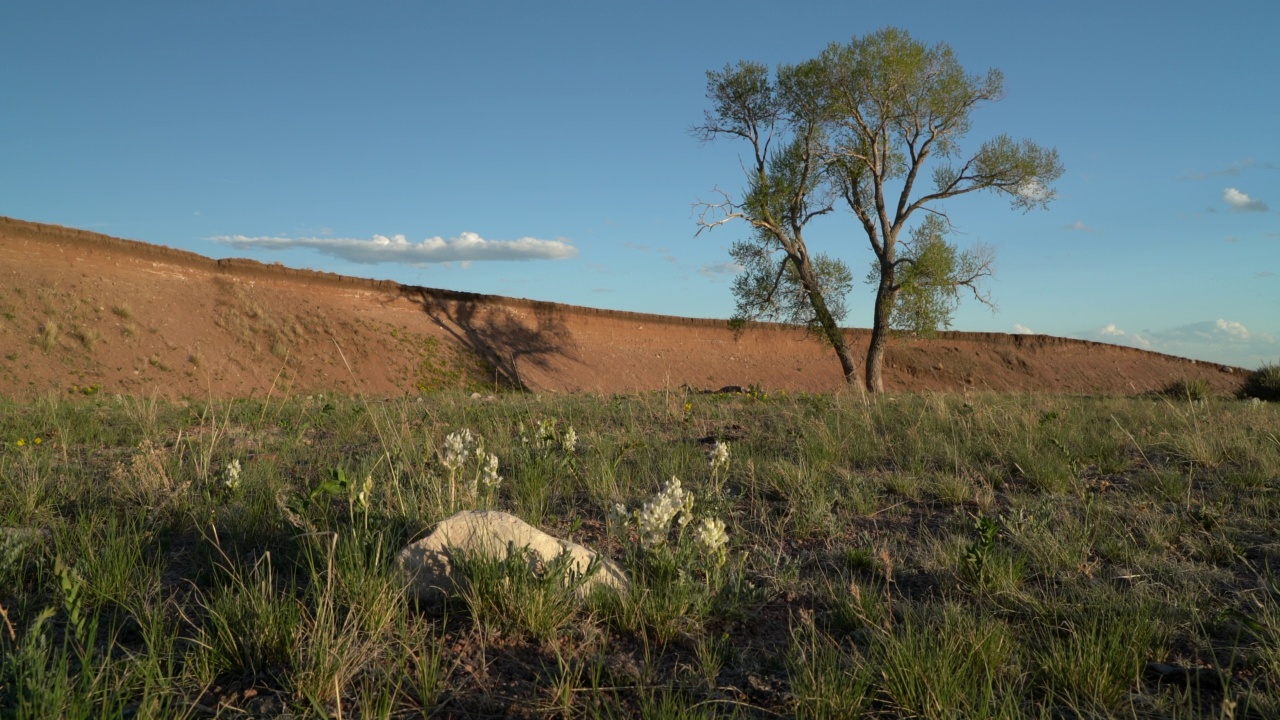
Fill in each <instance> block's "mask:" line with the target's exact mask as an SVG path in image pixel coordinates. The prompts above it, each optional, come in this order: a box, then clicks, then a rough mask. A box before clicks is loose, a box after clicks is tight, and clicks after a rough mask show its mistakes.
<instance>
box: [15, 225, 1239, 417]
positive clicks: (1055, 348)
mask: <svg viewBox="0 0 1280 720" xmlns="http://www.w3.org/2000/svg"><path fill="white" fill-rule="evenodd" d="M0 257H3V258H5V262H4V264H3V265H0V276H3V279H4V282H3V283H2V284H0V394H5V395H8V396H11V397H30V396H33V395H38V394H42V393H45V392H48V391H50V390H54V391H57V392H64V393H83V394H92V393H97V392H107V393H129V394H159V395H163V396H167V397H183V396H189V397H218V398H221V397H244V396H254V395H256V396H263V395H266V394H273V395H279V394H286V393H290V394H297V393H301V394H311V393H317V392H341V393H367V394H371V395H379V396H387V395H400V394H405V393H417V392H423V391H429V390H434V389H439V388H444V387H472V388H474V389H477V390H481V389H487V390H492V389H494V388H502V387H513V386H522V387H527V388H529V389H532V390H536V391H542V392H579V391H588V392H603V393H613V392H632V391H643V390H654V389H663V388H670V389H677V388H680V387H682V386H689V387H693V388H697V389H707V388H710V389H714V388H719V387H723V386H726V385H737V386H741V387H750V386H752V385H756V386H760V387H762V388H765V389H767V390H772V391H776V390H784V389H785V390H788V391H791V392H796V391H808V392H828V391H835V390H839V389H841V388H843V387H844V383H843V381H842V378H841V376H840V367H839V364H838V363H837V362H836V361H835V358H834V356H833V354H832V353H831V352H830V350H826V349H824V348H823V347H822V346H821V345H819V344H818V343H816V342H814V341H812V340H809V339H807V338H806V337H805V336H804V335H803V334H801V333H800V332H798V331H797V330H795V329H793V328H788V327H784V326H777V325H763V326H759V327H756V328H753V329H751V330H748V331H747V332H746V333H745V334H744V335H742V336H741V337H740V338H735V337H734V335H733V333H732V332H731V331H730V330H729V329H728V327H727V325H726V323H725V322H724V321H721V320H698V319H690V318H679V317H670V316H663V315H647V314H642V313H629V312H620V311H611V310H597V309H592V308H584V307H575V306H570V305H559V304H555V303H544V302H537V301H531V300H521V299H515V298H505V297H498V296H491V295H477V294H473V293H463V292H456V291H450V290H442V289H435V288H424V287H416V286H408V285H400V284H398V283H394V282H389V281H376V280H365V279H361V278H352V277H346V276H341V275H335V274H332V273H321V272H314V271H308V270H294V269H291V268H286V267H283V266H280V265H266V264H263V263H258V262H255V261H252V260H242V259H230V260H212V259H210V258H206V257H203V256H200V255H196V254H194V253H189V252H185V251H181V250H174V249H172V248H167V247H162V246H157V245H150V244H146V243H140V242H135V241H130V240H120V239H117V238H111V237H108V236H106V235H100V234H97V233H91V232H86V231H82V230H74V229H69V228H63V227H58V226H53V225H42V224H38V223H30V222H24V221H21V220H14V219H10V218H2V217H0ZM847 333H848V338H849V342H850V343H851V345H852V346H853V349H854V352H855V355H859V354H865V348H866V343H867V341H868V338H869V333H868V332H867V331H866V330H859V329H851V330H848V331H847ZM885 370H886V372H885V385H886V387H887V388H888V389H890V390H898V391H921V390H942V391H961V390H966V389H973V390H994V391H1001V392H1057V393H1087V394H1134V393H1142V392H1149V391H1152V390H1158V389H1161V388H1163V387H1165V386H1167V385H1169V384H1170V383H1171V382H1173V381H1175V380H1179V379H1193V378H1202V379H1204V380H1205V381H1207V382H1208V383H1209V384H1210V386H1211V387H1212V388H1213V389H1214V390H1215V391H1217V392H1220V393H1230V392H1234V391H1235V390H1236V389H1237V388H1238V387H1239V386H1240V384H1241V382H1242V381H1243V379H1244V371H1242V370H1241V369H1239V368H1228V367H1221V366H1218V365H1216V364H1210V363H1203V362H1196V361H1193V360H1187V359H1184V358H1177V357H1172V356H1169V355H1162V354H1159V353H1152V352H1145V351H1142V350H1136V349H1133V348H1125V347H1118V346H1114V345H1106V344H1102V343H1093V342H1086V341H1081V340H1070V339H1065V338H1057V337H1049V336H1044V335H1005V334H999V333H943V334H942V335H941V336H939V337H938V338H935V339H931V340H915V339H899V340H896V341H894V344H893V345H892V346H891V348H890V350H889V353H888V356H887V360H886V368H885Z"/></svg>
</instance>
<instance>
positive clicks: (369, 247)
mask: <svg viewBox="0 0 1280 720" xmlns="http://www.w3.org/2000/svg"><path fill="white" fill-rule="evenodd" d="M210 240H213V241H214V242H220V243H223V244H226V245H234V246H237V247H253V248H262V249H265V250H289V249H293V248H306V249H309V250H315V251H316V252H319V253H321V254H324V255H328V256H330V257H335V258H339V259H341V260H347V261H350V262H354V263H363V264H367V265H374V264H377V263H386V262H393V263H407V264H410V265H428V264H432V263H447V262H461V263H468V262H478V261H485V260H561V259H564V258H571V257H574V256H575V255H577V254H578V249H577V248H575V247H574V246H572V245H570V244H569V243H568V242H565V241H564V240H539V239H538V238H531V237H524V238H520V239H519V240H485V239H484V238H482V237H480V236H479V235H477V234H475V233H473V232H464V233H462V234H461V235H459V236H458V237H455V238H450V239H448V240H445V239H444V238H442V237H432V238H427V239H425V240H423V241H422V242H416V243H415V242H409V241H408V240H406V239H405V236H404V235H391V236H389V237H388V236H386V235H374V236H373V238H372V239H370V240H361V239H359V238H327V237H305V238H287V237H245V236H244V235H219V236H217V237H213V238H210Z"/></svg>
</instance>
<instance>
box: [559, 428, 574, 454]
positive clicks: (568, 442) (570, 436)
mask: <svg viewBox="0 0 1280 720" xmlns="http://www.w3.org/2000/svg"><path fill="white" fill-rule="evenodd" d="M560 446H561V447H562V448H564V451H565V452H567V453H571V452H573V451H574V450H576V449H577V447H578V433H577V431H576V430H574V429H573V426H572V425H570V426H569V429H568V430H565V431H564V440H563V441H561V443H560Z"/></svg>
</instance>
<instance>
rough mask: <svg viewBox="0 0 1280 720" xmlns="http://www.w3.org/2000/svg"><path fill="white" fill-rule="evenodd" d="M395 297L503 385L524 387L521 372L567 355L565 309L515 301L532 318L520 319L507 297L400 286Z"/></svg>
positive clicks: (524, 383)
mask: <svg viewBox="0 0 1280 720" xmlns="http://www.w3.org/2000/svg"><path fill="white" fill-rule="evenodd" d="M400 296H401V297H403V298H404V299H406V300H409V301H410V302H412V303H414V304H416V305H418V306H419V307H421V308H422V311H423V312H424V313H426V315H427V317H429V318H431V319H432V320H433V321H434V322H435V323H436V324H437V325H438V326H440V327H441V328H443V329H444V331H445V332H447V333H448V334H449V335H450V336H451V337H452V338H453V339H454V340H455V341H457V342H458V344H460V345H461V346H462V347H464V348H466V349H467V350H468V351H470V352H471V353H473V354H474V355H475V356H476V357H477V358H479V359H480V360H482V361H483V362H484V363H485V364H487V365H488V366H490V367H492V368H493V373H494V376H495V379H496V381H497V383H498V384H500V385H502V386H504V387H507V388H512V389H519V390H525V389H528V386H527V384H526V382H525V378H524V377H523V376H522V375H521V372H522V370H524V371H527V370H528V369H529V368H530V367H534V368H538V369H542V370H546V369H547V368H548V367H549V366H550V363H551V359H552V358H553V357H556V356H561V357H566V358H568V357H569V356H568V354H567V350H568V349H569V347H570V345H571V339H570V332H569V329H568V326H567V325H566V323H565V319H564V311H563V310H562V309H561V308H559V307H557V306H555V305H551V304H549V303H535V302H528V303H524V302H520V301H517V306H520V307H527V309H528V311H529V313H528V314H529V315H532V318H528V317H525V318H522V317H520V316H519V315H517V314H516V313H515V312H514V311H513V308H512V306H511V305H512V303H511V301H510V300H509V299H507V298H499V297H495V296H492V295H481V294H477V293H467V292H459V291H453V290H438V289H434V288H424V287H416V286H410V285H402V286H400Z"/></svg>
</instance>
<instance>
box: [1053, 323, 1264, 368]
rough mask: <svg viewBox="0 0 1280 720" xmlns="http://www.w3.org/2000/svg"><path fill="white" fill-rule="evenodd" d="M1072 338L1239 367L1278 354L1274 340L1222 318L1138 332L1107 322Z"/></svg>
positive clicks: (1257, 362)
mask: <svg viewBox="0 0 1280 720" xmlns="http://www.w3.org/2000/svg"><path fill="white" fill-rule="evenodd" d="M1072 336H1073V337H1078V338H1081V339H1083V340H1094V341H1096V342H1105V343H1111V344H1113V345H1128V346H1130V347H1136V348H1141V349H1143V350H1155V351H1157V352H1162V353H1167V354H1169V355H1178V356H1182V357H1190V358H1198V359H1204V360H1212V361H1215V362H1223V363H1228V364H1232V365H1240V366H1243V367H1253V366H1256V365H1259V364H1261V363H1262V362H1264V361H1266V360H1267V359H1268V358H1274V357H1275V356H1276V355H1277V354H1280V342H1277V341H1276V338H1275V337H1273V336H1271V335H1268V334H1266V333H1260V332H1254V331H1251V330H1249V328H1247V327H1245V325H1244V324H1243V323H1240V322H1237V321H1235V320H1226V319H1223V318H1218V319H1217V320H1204V321H1201V322H1194V323H1188V324H1186V325H1179V326H1177V327H1173V328H1168V329H1166V330H1157V331H1151V330H1143V331H1141V332H1130V331H1127V330H1123V329H1121V328H1120V327H1118V326H1117V325H1116V324H1115V323H1108V324H1107V325H1105V326H1103V327H1100V328H1097V329H1095V330H1090V331H1086V332H1079V333H1074V334H1073V335H1072Z"/></svg>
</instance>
